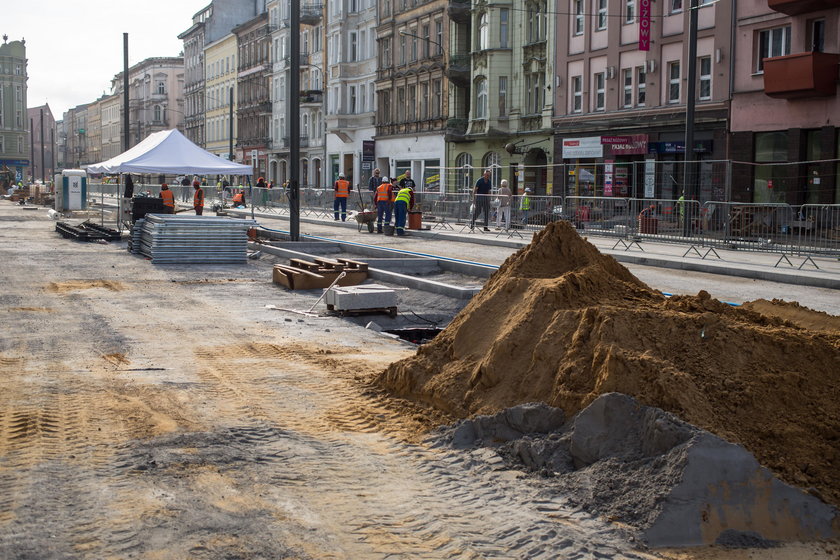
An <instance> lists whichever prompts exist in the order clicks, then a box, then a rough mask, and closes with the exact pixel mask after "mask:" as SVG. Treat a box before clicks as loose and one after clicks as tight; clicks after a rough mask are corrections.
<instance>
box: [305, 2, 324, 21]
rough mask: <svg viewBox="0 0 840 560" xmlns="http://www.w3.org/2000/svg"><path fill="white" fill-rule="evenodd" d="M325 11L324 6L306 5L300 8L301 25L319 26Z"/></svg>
mask: <svg viewBox="0 0 840 560" xmlns="http://www.w3.org/2000/svg"><path fill="white" fill-rule="evenodd" d="M323 11H324V5H323V4H304V5H303V6H301V7H300V23H302V24H303V25H318V23H319V22H320V21H321V14H322V13H323Z"/></svg>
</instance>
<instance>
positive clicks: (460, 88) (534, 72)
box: [446, 0, 555, 194]
mask: <svg viewBox="0 0 840 560" xmlns="http://www.w3.org/2000/svg"><path fill="white" fill-rule="evenodd" d="M552 8H553V6H552ZM553 11H554V10H553V9H552V10H549V5H548V4H547V3H546V2H544V1H541V0H533V1H532V0H528V1H521V0H510V1H503V2H497V3H492V4H491V3H487V2H483V1H476V0H474V1H473V2H472V3H471V4H468V3H466V2H455V3H451V4H450V10H449V16H450V18H451V20H452V37H451V40H450V46H451V49H452V51H451V52H452V55H451V57H450V61H449V67H448V71H447V74H448V76H449V79H450V83H451V90H450V95H449V97H450V112H449V117H450V118H449V120H448V121H447V134H446V138H447V142H448V162H447V166H448V167H450V168H455V169H456V170H457V171H456V172H455V177H453V181H450V182H449V183H448V186H449V188H455V189H457V190H459V191H465V190H467V189H471V188H472V186H473V185H474V183H475V180H476V179H477V178H478V177H479V176H481V174H482V172H483V170H484V169H490V170H491V172H492V179H491V181H492V183H493V185H494V186H498V184H499V182H500V180H501V179H502V178H507V179H509V180H510V184H511V188H512V190H513V192H514V193H518V192H520V191H521V190H522V189H523V188H524V187H530V188H531V189H532V192H534V193H535V194H551V193H552V191H553V183H554V179H553V167H551V166H550V165H549V164H550V163H551V160H552V158H553V157H554V153H553V140H554V138H553V133H552V108H553V101H554V99H553V98H552V96H551V95H547V93H548V92H550V91H551V82H552V80H553V77H554V73H555V65H554V27H553V21H554V18H553ZM522 166H524V167H522Z"/></svg>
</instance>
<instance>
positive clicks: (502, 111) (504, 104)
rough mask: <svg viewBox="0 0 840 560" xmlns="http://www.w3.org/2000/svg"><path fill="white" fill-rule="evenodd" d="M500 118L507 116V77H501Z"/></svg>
mask: <svg viewBox="0 0 840 560" xmlns="http://www.w3.org/2000/svg"><path fill="white" fill-rule="evenodd" d="M499 116H500V117H504V116H507V76H499Z"/></svg>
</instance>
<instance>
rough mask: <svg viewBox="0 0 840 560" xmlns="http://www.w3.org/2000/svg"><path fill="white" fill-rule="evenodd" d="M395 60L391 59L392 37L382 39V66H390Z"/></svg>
mask: <svg viewBox="0 0 840 560" xmlns="http://www.w3.org/2000/svg"><path fill="white" fill-rule="evenodd" d="M393 64H394V61H393V60H391V39H382V67H383V68H390V67H391V66H393Z"/></svg>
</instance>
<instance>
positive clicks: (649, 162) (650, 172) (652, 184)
mask: <svg viewBox="0 0 840 560" xmlns="http://www.w3.org/2000/svg"><path fill="white" fill-rule="evenodd" d="M654 196H656V160H655V159H646V160H645V198H653V197H654Z"/></svg>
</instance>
